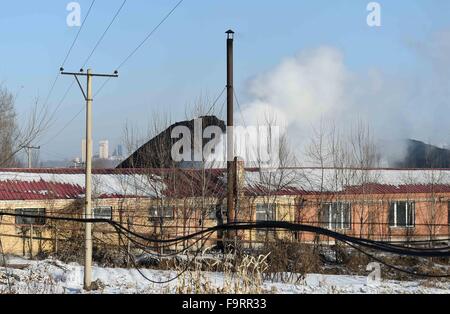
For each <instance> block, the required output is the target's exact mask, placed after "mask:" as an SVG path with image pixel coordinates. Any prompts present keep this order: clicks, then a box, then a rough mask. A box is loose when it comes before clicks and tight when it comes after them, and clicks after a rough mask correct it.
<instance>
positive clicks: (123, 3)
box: [81, 0, 127, 68]
mask: <svg viewBox="0 0 450 314" xmlns="http://www.w3.org/2000/svg"><path fill="white" fill-rule="evenodd" d="M126 3H127V0H124V1H123V2H122V5H121V6H120V7H119V9H118V10H117V12H116V14H115V15H114V16H113V18H112V20H111V22H110V23H109V25H108V27H107V28H106V29H105V31H104V32H103V34H102V35H101V36H100V38H99V39H98V41H97V43H96V44H95V46H94V49H92V51H91V53H90V54H89V56H88V57H87V58H86V60H85V61H84V64H83V66H82V67H81V68H84V67H85V66H86V65H87V63H88V62H89V60H90V59H91V58H92V56H93V55H94V52H95V50H97V48H98V46H99V45H100V43H101V42H102V41H103V39H104V38H105V36H106V33H108V31H109V29H110V28H111V26H112V25H113V24H114V22H115V21H116V19H117V17H118V16H119V14H120V12H121V11H122V9H123V7H124V6H125V4H126Z"/></svg>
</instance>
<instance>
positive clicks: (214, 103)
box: [206, 86, 227, 115]
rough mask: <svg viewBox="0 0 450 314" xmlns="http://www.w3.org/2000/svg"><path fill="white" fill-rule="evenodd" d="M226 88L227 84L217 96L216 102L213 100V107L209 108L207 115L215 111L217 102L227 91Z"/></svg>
mask: <svg viewBox="0 0 450 314" xmlns="http://www.w3.org/2000/svg"><path fill="white" fill-rule="evenodd" d="M226 89H227V87H226V86H225V87H224V88H223V89H222V92H221V93H220V94H219V96H217V98H216V100H214V102H213V104H212V106H211V108H209V110H208V112H207V113H206V115H209V114H210V113H211V112H212V111H213V109H214V107H215V106H216V104H217V102H218V101H219V100H220V98H221V97H222V95H223V94H224V93H225V91H226Z"/></svg>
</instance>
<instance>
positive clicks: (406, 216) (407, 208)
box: [389, 201, 416, 229]
mask: <svg viewBox="0 0 450 314" xmlns="http://www.w3.org/2000/svg"><path fill="white" fill-rule="evenodd" d="M398 203H405V204H406V205H405V222H406V223H405V225H404V226H399V225H398V219H397V218H398V209H397V207H398ZM391 204H394V224H393V225H391V224H390V222H389V227H390V228H404V229H411V228H415V227H416V210H415V209H416V204H415V202H412V201H395V202H392V203H391ZM411 204H413V206H412V207H413V209H414V211H413V215H412V217H413V219H412V220H413V224H412V225H409V224H408V216H409V215H408V214H409V210H410V205H411ZM390 211H391V205H389V215H390Z"/></svg>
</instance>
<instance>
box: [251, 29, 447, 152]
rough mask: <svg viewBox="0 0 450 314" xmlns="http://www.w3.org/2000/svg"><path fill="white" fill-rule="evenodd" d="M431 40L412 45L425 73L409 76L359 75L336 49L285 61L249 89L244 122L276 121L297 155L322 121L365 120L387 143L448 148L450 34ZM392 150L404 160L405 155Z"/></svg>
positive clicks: (406, 72)
mask: <svg viewBox="0 0 450 314" xmlns="http://www.w3.org/2000/svg"><path fill="white" fill-rule="evenodd" d="M430 37H431V40H430V39H427V41H423V42H414V43H409V47H410V48H411V49H412V51H414V53H416V55H417V58H418V60H419V62H420V64H421V65H422V66H420V67H417V69H404V71H403V73H384V72H382V71H380V70H377V69H375V68H371V69H367V71H366V73H355V72H352V71H351V70H350V69H349V67H348V66H347V65H346V62H345V56H344V55H343V54H342V52H340V51H339V50H338V49H336V48H333V47H319V48H317V49H313V50H309V51H303V52H300V53H299V54H298V55H296V56H294V57H289V58H286V59H285V60H283V61H281V63H280V64H279V65H278V66H276V67H275V68H273V69H272V70H270V71H268V72H267V73H264V74H261V75H259V76H257V77H256V78H254V79H252V80H251V81H249V83H248V89H247V90H248V96H249V97H250V99H251V101H250V102H248V103H247V104H246V105H245V106H244V110H243V117H245V120H246V121H245V122H246V123H247V124H254V125H256V124H261V123H263V122H264V118H265V116H266V115H267V114H268V113H269V114H270V115H271V116H274V115H275V116H276V117H277V123H278V124H279V125H280V126H282V127H284V128H285V129H286V130H287V133H288V136H289V138H290V140H291V143H292V144H293V146H294V147H295V150H296V152H297V153H298V154H299V153H301V152H302V150H303V148H304V146H305V145H306V144H307V143H308V140H309V138H310V137H311V131H312V128H313V127H317V126H318V124H319V122H320V121H333V122H334V123H335V124H336V125H337V126H338V127H342V128H345V127H348V126H349V125H351V124H352V123H354V122H355V121H356V120H358V119H362V120H364V121H367V122H368V123H369V124H370V127H371V128H372V129H373V131H374V133H375V137H376V139H378V140H380V141H391V140H400V139H408V138H413V139H418V140H422V141H425V142H427V143H430V144H433V145H437V146H442V145H444V144H445V145H448V144H449V143H450V140H449V135H450V123H448V120H449V117H450V92H449V91H450V74H449V73H450V31H444V32H440V33H437V34H434V35H432V36H430ZM385 147H389V148H388V149H389V150H390V152H389V154H391V155H394V156H396V157H397V158H400V156H401V155H402V153H403V151H404V148H405V147H399V146H397V145H390V146H388V145H386V146H385ZM382 153H383V152H382ZM384 153H385V152H384Z"/></svg>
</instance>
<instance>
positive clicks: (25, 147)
mask: <svg viewBox="0 0 450 314" xmlns="http://www.w3.org/2000/svg"><path fill="white" fill-rule="evenodd" d="M22 148H23V149H25V150H26V151H27V156H28V169H31V168H33V165H32V160H31V152H32V150H33V149H35V150H39V149H41V146H30V145H27V146H22Z"/></svg>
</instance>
